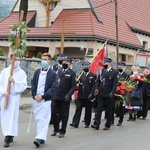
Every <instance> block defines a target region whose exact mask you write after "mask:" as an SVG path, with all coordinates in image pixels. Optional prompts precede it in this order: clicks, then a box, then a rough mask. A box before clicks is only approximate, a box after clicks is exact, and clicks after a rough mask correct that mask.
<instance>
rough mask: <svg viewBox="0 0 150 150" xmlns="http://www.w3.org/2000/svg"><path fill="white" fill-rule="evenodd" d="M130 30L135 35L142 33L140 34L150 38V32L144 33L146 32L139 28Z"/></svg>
mask: <svg viewBox="0 0 150 150" xmlns="http://www.w3.org/2000/svg"><path fill="white" fill-rule="evenodd" d="M130 28H131V30H132V31H133V32H135V33H140V34H143V35H147V36H150V32H148V31H144V30H141V29H137V28H134V27H130Z"/></svg>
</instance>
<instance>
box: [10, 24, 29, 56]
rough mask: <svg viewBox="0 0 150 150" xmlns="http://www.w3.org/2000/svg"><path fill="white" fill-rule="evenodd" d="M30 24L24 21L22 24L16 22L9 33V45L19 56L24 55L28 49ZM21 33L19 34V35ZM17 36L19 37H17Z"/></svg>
mask: <svg viewBox="0 0 150 150" xmlns="http://www.w3.org/2000/svg"><path fill="white" fill-rule="evenodd" d="M27 30H28V26H27V25H26V23H25V22H22V23H21V25H19V24H14V25H13V26H12V27H11V32H10V35H9V46H10V48H11V49H12V51H13V53H14V54H16V55H17V56H20V55H23V54H24V52H25V51H26V32H27ZM18 34H19V35H18ZM17 37H19V38H18V39H17Z"/></svg>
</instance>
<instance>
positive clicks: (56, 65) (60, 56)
mask: <svg viewBox="0 0 150 150" xmlns="http://www.w3.org/2000/svg"><path fill="white" fill-rule="evenodd" d="M64 57H65V54H64V53H59V54H57V61H58V63H57V64H55V65H53V66H52V69H53V70H54V71H55V72H56V73H57V74H58V71H59V69H61V68H62V62H63V59H64ZM52 105H53V103H52ZM52 105H51V107H53V106H52ZM57 117H58V119H59V114H58V115H57ZM49 124H50V125H51V124H53V116H51V120H50V122H49Z"/></svg>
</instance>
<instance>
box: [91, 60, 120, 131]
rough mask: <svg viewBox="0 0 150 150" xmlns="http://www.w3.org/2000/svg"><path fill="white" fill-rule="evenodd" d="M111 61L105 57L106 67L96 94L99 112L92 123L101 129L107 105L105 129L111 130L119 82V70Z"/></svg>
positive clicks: (99, 79) (98, 82)
mask: <svg viewBox="0 0 150 150" xmlns="http://www.w3.org/2000/svg"><path fill="white" fill-rule="evenodd" d="M111 62H112V60H111V59H110V58H104V69H102V71H101V73H100V74H99V75H98V78H97V81H96V90H95V95H97V105H98V112H97V115H96V117H95V120H94V124H93V125H91V127H92V128H95V129H96V130H99V125H100V123H101V115H102V111H103V110H104V106H105V107H106V112H107V116H106V123H105V127H104V128H103V130H109V129H110V126H111V119H112V105H113V98H114V94H115V92H116V87H117V83H118V78H117V74H118V72H117V70H115V69H113V68H112V67H111Z"/></svg>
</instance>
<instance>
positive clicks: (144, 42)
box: [143, 41, 148, 50]
mask: <svg viewBox="0 0 150 150" xmlns="http://www.w3.org/2000/svg"><path fill="white" fill-rule="evenodd" d="M143 49H144V50H147V49H148V42H147V41H143Z"/></svg>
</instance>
